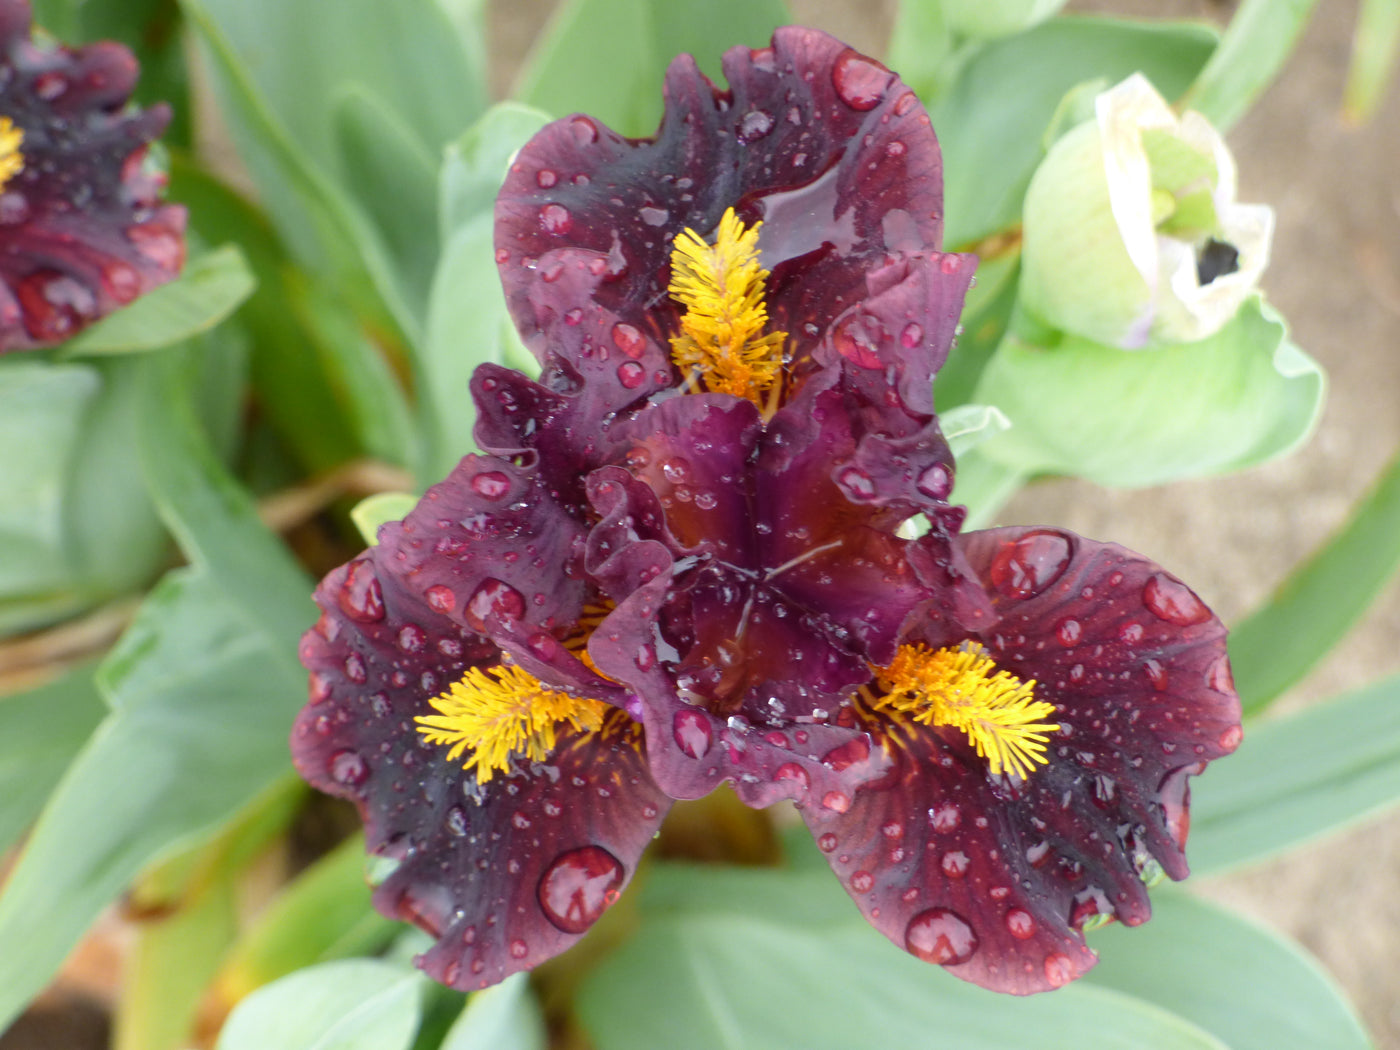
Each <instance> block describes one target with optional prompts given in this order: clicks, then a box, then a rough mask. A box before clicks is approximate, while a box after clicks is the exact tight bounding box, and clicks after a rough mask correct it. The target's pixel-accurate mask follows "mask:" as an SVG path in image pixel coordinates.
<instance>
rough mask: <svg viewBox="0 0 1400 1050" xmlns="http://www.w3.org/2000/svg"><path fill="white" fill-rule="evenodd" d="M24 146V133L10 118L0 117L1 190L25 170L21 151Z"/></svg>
mask: <svg viewBox="0 0 1400 1050" xmlns="http://www.w3.org/2000/svg"><path fill="white" fill-rule="evenodd" d="M23 144H24V132H23V131H21V130H20V129H19V128H17V127H15V124H14V121H12V120H11V119H10V118H9V117H0V190H3V189H4V188H5V184H6V183H7V182H9V181H10V180H11V179H13V178H14V177H15V176H16V175H18V174H19V173H20V172H21V171H23V170H24V154H23V153H21V152H20V151H19V148H20V146H22V145H23Z"/></svg>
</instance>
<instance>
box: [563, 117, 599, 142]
mask: <svg viewBox="0 0 1400 1050" xmlns="http://www.w3.org/2000/svg"><path fill="white" fill-rule="evenodd" d="M569 130H570V131H572V132H573V133H574V141H575V142H577V143H578V144H579V145H580V146H590V145H592V144H593V143H595V142H597V141H598V125H597V124H594V123H593V121H591V120H589V119H588V118H587V117H574V118H573V119H572V120H570V121H569Z"/></svg>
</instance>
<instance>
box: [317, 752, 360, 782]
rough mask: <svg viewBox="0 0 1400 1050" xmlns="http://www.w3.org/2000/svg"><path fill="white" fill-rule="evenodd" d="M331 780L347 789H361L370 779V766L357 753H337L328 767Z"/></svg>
mask: <svg viewBox="0 0 1400 1050" xmlns="http://www.w3.org/2000/svg"><path fill="white" fill-rule="evenodd" d="M327 769H328V770H329V771H330V774H331V779H332V780H334V781H335V782H336V783H337V784H344V785H345V786H346V787H359V786H360V785H361V784H363V783H364V782H365V781H366V780H367V779H369V766H367V765H365V760H364V759H363V758H361V757H360V756H359V754H358V753H357V752H355V751H348V750H346V751H337V752H336V753H335V754H333V755H331V758H330V762H329V763H328V765H327Z"/></svg>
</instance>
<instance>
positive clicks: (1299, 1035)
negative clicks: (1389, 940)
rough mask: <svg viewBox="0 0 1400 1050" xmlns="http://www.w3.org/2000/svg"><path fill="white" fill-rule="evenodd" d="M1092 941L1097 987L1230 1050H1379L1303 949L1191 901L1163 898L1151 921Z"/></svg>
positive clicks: (1112, 928) (1155, 899)
mask: <svg viewBox="0 0 1400 1050" xmlns="http://www.w3.org/2000/svg"><path fill="white" fill-rule="evenodd" d="M1089 941H1090V944H1092V945H1093V948H1094V950H1095V951H1096V952H1098V953H1099V964H1098V966H1096V967H1094V969H1092V970H1090V971H1089V975H1088V977H1087V978H1086V980H1088V981H1089V982H1090V983H1091V984H1096V985H1100V986H1102V987H1105V988H1113V989H1116V990H1117V991H1120V992H1123V993H1125V994H1127V995H1132V996H1136V997H1138V998H1140V999H1145V1000H1147V1001H1148V1002H1152V1003H1156V1004H1158V1005H1159V1006H1162V1007H1165V1008H1166V1009H1168V1010H1170V1011H1172V1012H1173V1013H1175V1014H1177V1015H1178V1016H1180V1017H1184V1018H1186V1019H1187V1020H1189V1021H1192V1022H1194V1023H1195V1024H1198V1025H1200V1026H1201V1028H1203V1029H1205V1030H1206V1031H1208V1032H1210V1033H1211V1034H1212V1035H1214V1036H1216V1037H1218V1038H1219V1039H1220V1041H1221V1042H1223V1043H1225V1044H1226V1045H1227V1046H1229V1047H1230V1050H1314V1048H1315V1047H1320V1046H1325V1047H1327V1048H1328V1050H1370V1047H1371V1040H1370V1039H1369V1038H1367V1036H1366V1032H1365V1030H1364V1029H1363V1028H1362V1026H1361V1022H1360V1021H1358V1020H1357V1017H1356V1014H1355V1012H1354V1011H1353V1010H1352V1008H1351V1006H1350V1005H1349V1004H1348V1003H1347V1002H1346V1000H1345V998H1343V996H1342V993H1341V991H1340V990H1339V989H1338V988H1337V986H1336V985H1335V984H1334V983H1333V981H1332V979H1331V978H1330V977H1329V976H1327V973H1326V972H1325V971H1324V970H1323V969H1322V967H1320V966H1319V965H1318V964H1317V963H1316V962H1315V961H1314V960H1313V959H1312V958H1310V957H1309V956H1308V955H1306V954H1305V953H1304V952H1303V950H1302V949H1301V948H1300V947H1299V946H1298V945H1296V944H1294V943H1292V942H1291V941H1288V940H1286V939H1284V938H1283V937H1281V936H1279V935H1278V934H1277V933H1274V932H1273V931H1272V930H1268V929H1265V928H1264V927H1262V926H1259V925H1257V924H1255V923H1253V922H1250V921H1249V920H1248V919H1245V918H1244V917H1243V916H1240V915H1237V914H1236V913H1234V912H1231V911H1226V910H1225V909H1223V908H1220V907H1217V906H1215V905H1213V904H1208V903H1206V902H1205V901H1201V900H1197V899H1196V898H1194V897H1192V896H1191V895H1190V894H1187V893H1184V892H1180V891H1167V892H1162V893H1154V894H1153V896H1152V921H1151V922H1149V923H1147V924H1145V925H1143V926H1139V927H1135V928H1134V929H1131V930H1129V929H1125V928H1123V927H1122V926H1119V925H1117V924H1116V923H1115V924H1111V925H1109V926H1105V927H1104V928H1103V929H1102V930H1098V931H1095V932H1094V933H1093V934H1091V935H1090V938H1089ZM1245 974H1247V975H1248V979H1247V980H1242V979H1241V975H1245Z"/></svg>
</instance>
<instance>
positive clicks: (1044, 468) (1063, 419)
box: [973, 298, 1324, 486]
mask: <svg viewBox="0 0 1400 1050" xmlns="http://www.w3.org/2000/svg"><path fill="white" fill-rule="evenodd" d="M1203 376H1207V377H1209V379H1210V382H1209V383H1208V384H1206V383H1202V381H1201V380H1202V377H1203ZM1323 390H1324V378H1323V375H1322V371H1321V369H1320V368H1318V366H1317V365H1316V364H1315V363H1314V362H1313V361H1312V360H1311V359H1310V358H1309V357H1308V356H1307V355H1306V354H1305V353H1303V351H1301V350H1299V349H1298V348H1297V347H1296V346H1294V345H1293V344H1292V343H1290V342H1289V341H1288V339H1287V327H1286V326H1285V325H1284V323H1283V320H1282V319H1281V318H1280V317H1279V316H1278V314H1277V313H1276V312H1274V310H1273V309H1272V308H1270V307H1268V306H1267V305H1266V304H1264V303H1263V302H1262V300H1260V299H1258V298H1255V299H1252V300H1250V301H1249V302H1247V303H1246V304H1245V305H1244V306H1243V307H1242V308H1241V309H1240V312H1239V314H1238V315H1237V316H1236V318H1235V319H1234V320H1233V321H1232V322H1230V324H1228V325H1227V326H1226V327H1225V328H1223V329H1221V330H1220V331H1219V332H1218V333H1216V334H1215V335H1213V336H1211V337H1210V338H1209V339H1202V340H1201V341H1200V342H1196V343H1189V344H1184V345H1181V346H1173V347H1168V348H1165V349H1162V350H1154V351H1152V352H1150V353H1131V352H1125V351H1122V350H1118V349H1116V348H1113V347H1107V346H1102V345H1100V344H1098V343H1092V342H1089V341H1088V340H1086V339H1080V338H1076V337H1073V336H1065V337H1064V338H1063V339H1062V340H1061V341H1060V342H1059V343H1057V344H1056V345H1054V346H1050V347H1041V346H1037V345H1033V344H1031V343H1028V342H1025V341H1023V340H1022V339H1021V338H1020V337H1019V336H1018V334H1017V332H1016V331H1015V325H1014V324H1013V330H1012V332H1011V333H1010V334H1009V335H1008V336H1007V337H1006V339H1005V340H1003V342H1002V344H1001V346H1000V347H998V348H997V351H996V353H995V354H993V355H992V359H991V360H990V361H989V362H988V363H987V366H986V368H985V370H984V371H983V373H982V376H981V379H980V381H979V382H978V386H977V390H976V393H975V395H974V398H973V399H974V400H975V401H976V402H978V403H979V404H986V405H995V406H996V407H998V408H1000V409H1001V410H1002V411H1003V412H1005V413H1006V415H1007V417H1008V418H1009V419H1010V420H1011V424H1012V425H1011V429H1009V430H1007V431H1006V432H1004V433H1002V434H999V435H997V436H996V437H994V438H991V439H989V440H988V441H987V442H986V443H984V444H983V445H981V446H979V450H980V451H982V452H984V453H985V454H986V455H987V456H988V457H989V458H992V459H996V460H998V461H999V462H1001V463H1003V464H1005V465H1006V466H1008V467H1010V468H1013V469H1015V470H1018V471H1020V472H1022V473H1024V474H1068V475H1075V476H1078V477H1083V478H1088V479H1089V480H1091V481H1095V482H1097V483H1099V484H1101V485H1116V486H1142V485H1158V484H1162V483H1164V482H1167V481H1173V480H1176V479H1178V478H1183V477H1197V476H1201V475H1206V474H1219V473H1225V472H1228V471H1233V470H1242V469H1244V468H1245V467H1248V466H1253V465H1254V464H1256V463H1261V462H1263V461H1264V460H1266V459H1270V458H1273V457H1275V456H1280V455H1283V454H1284V453H1286V452H1288V451H1290V450H1291V449H1293V448H1295V447H1296V446H1297V445H1298V444H1299V443H1301V442H1302V441H1303V439H1304V438H1305V437H1307V435H1308V434H1309V433H1311V431H1312V427H1313V425H1314V423H1315V422H1316V419H1317V416H1318V413H1319V412H1320V411H1321V408H1322V399H1323V397H1322V396H1323Z"/></svg>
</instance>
